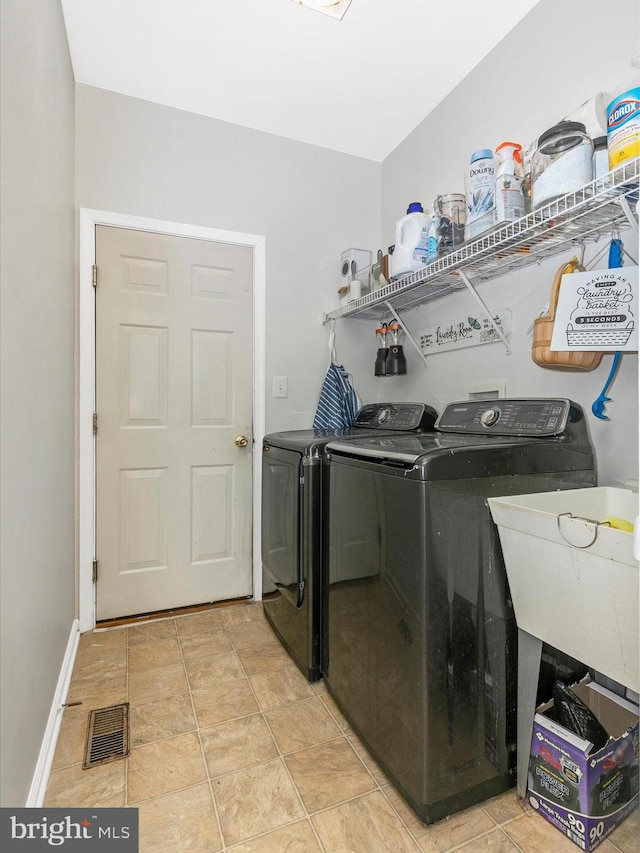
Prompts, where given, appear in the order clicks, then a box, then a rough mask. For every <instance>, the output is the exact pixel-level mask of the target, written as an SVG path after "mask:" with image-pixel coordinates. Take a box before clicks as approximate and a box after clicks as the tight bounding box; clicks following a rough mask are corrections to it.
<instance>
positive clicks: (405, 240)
mask: <svg viewBox="0 0 640 853" xmlns="http://www.w3.org/2000/svg"><path fill="white" fill-rule="evenodd" d="M430 225H431V219H430V217H429V216H427V214H426V213H425V212H424V210H423V208H422V205H421V204H420V202H419V201H414V202H412V203H411V204H410V205H409V207H408V208H407V214H406V216H403V217H402V218H401V219H398V221H397V222H396V244H395V249H394V250H393V254H392V255H391V258H390V266H391V269H390V273H391V278H395V277H396V276H399V275H404V274H405V273H409V272H415V271H416V270H418V269H420V267H423V266H425V264H427V263H428V261H429V227H430Z"/></svg>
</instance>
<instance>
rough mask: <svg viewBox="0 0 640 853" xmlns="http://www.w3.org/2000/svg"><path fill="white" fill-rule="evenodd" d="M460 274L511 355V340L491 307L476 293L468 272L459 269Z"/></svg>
mask: <svg viewBox="0 0 640 853" xmlns="http://www.w3.org/2000/svg"><path fill="white" fill-rule="evenodd" d="M458 275H459V276H460V278H461V279H462V281H463V282H464V283H465V285H466V286H467V290H468V291H469V293H470V294H471V295H472V296H473V298H474V299H475V300H476V302H477V303H478V305H479V306H480V307H481V308H482V310H483V312H484V313H485V314H486V315H487V319H488V320H489V322H490V323H491V325H492V326H493V328H494V330H495V332H496V334H497V335H498V336H499V338H500V340H501V341H502V343H503V344H504V345H505V348H506V350H507V355H511V344H510V343H509V340H508V339H507V336H506V335H505V333H504V332H503V331H502V329H501V328H500V326H499V325H498V324H497V323H496V322H495V321H494V319H493V314H492V313H491V311H489V309H488V308H487V306H486V305H485V304H484V302H483V301H482V299H481V298H480V297H479V296H478V294H477V293H476V289H475V287H474V286H473V285H472V284H471V282H470V281H469V279H468V278H467V276H466V274H465V273H464V271H463V270H458Z"/></svg>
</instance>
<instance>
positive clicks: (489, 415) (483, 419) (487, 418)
mask: <svg viewBox="0 0 640 853" xmlns="http://www.w3.org/2000/svg"><path fill="white" fill-rule="evenodd" d="M501 414H502V412H501V411H500V409H499V408H497V406H494V407H493V408H491V409H486V410H485V411H484V412H483V413H482V414H481V415H480V423H481V424H482V426H483V427H490V426H493V425H494V424H496V423H498V421H499V420H500V415H501Z"/></svg>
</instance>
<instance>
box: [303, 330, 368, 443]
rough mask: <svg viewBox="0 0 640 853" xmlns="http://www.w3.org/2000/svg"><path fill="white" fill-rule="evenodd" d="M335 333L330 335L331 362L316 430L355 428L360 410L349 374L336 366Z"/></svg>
mask: <svg viewBox="0 0 640 853" xmlns="http://www.w3.org/2000/svg"><path fill="white" fill-rule="evenodd" d="M334 340H335V333H334V331H333V329H332V330H331V332H330V333H329V353H330V361H329V367H328V368H327V373H326V375H325V377H324V382H323V383H322V388H321V389H320V399H319V400H318V408H317V410H316V416H315V418H314V420H313V428H314V429H348V428H349V427H351V426H353V423H354V421H355V419H356V415H357V414H358V409H359V401H358V395H357V394H356V392H355V390H354V389H353V386H352V385H351V380H350V378H349V374H348V373H347V371H346V370H345V369H344V367H343V366H342V365H341V364H336V360H335V357H336V352H335V348H334Z"/></svg>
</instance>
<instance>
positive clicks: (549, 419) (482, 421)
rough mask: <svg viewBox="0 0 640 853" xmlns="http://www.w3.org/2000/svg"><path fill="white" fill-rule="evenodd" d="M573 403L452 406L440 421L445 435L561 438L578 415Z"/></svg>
mask: <svg viewBox="0 0 640 853" xmlns="http://www.w3.org/2000/svg"><path fill="white" fill-rule="evenodd" d="M578 411H579V410H577V409H576V408H575V407H573V405H572V403H571V401H570V400H563V399H500V400H465V401H463V402H461V403H450V404H449V405H448V406H447V408H446V409H445V410H444V411H443V413H442V414H441V415H440V417H439V418H438V420H437V421H436V429H437V430H440V431H441V432H461V433H470V434H476V435H490V434H494V435H531V436H540V437H541V438H542V437H544V436H550V435H560V434H561V433H563V432H564V431H565V428H566V426H567V422H568V420H569V417H570V415H571V414H573V413H576V414H577V413H578Z"/></svg>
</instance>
